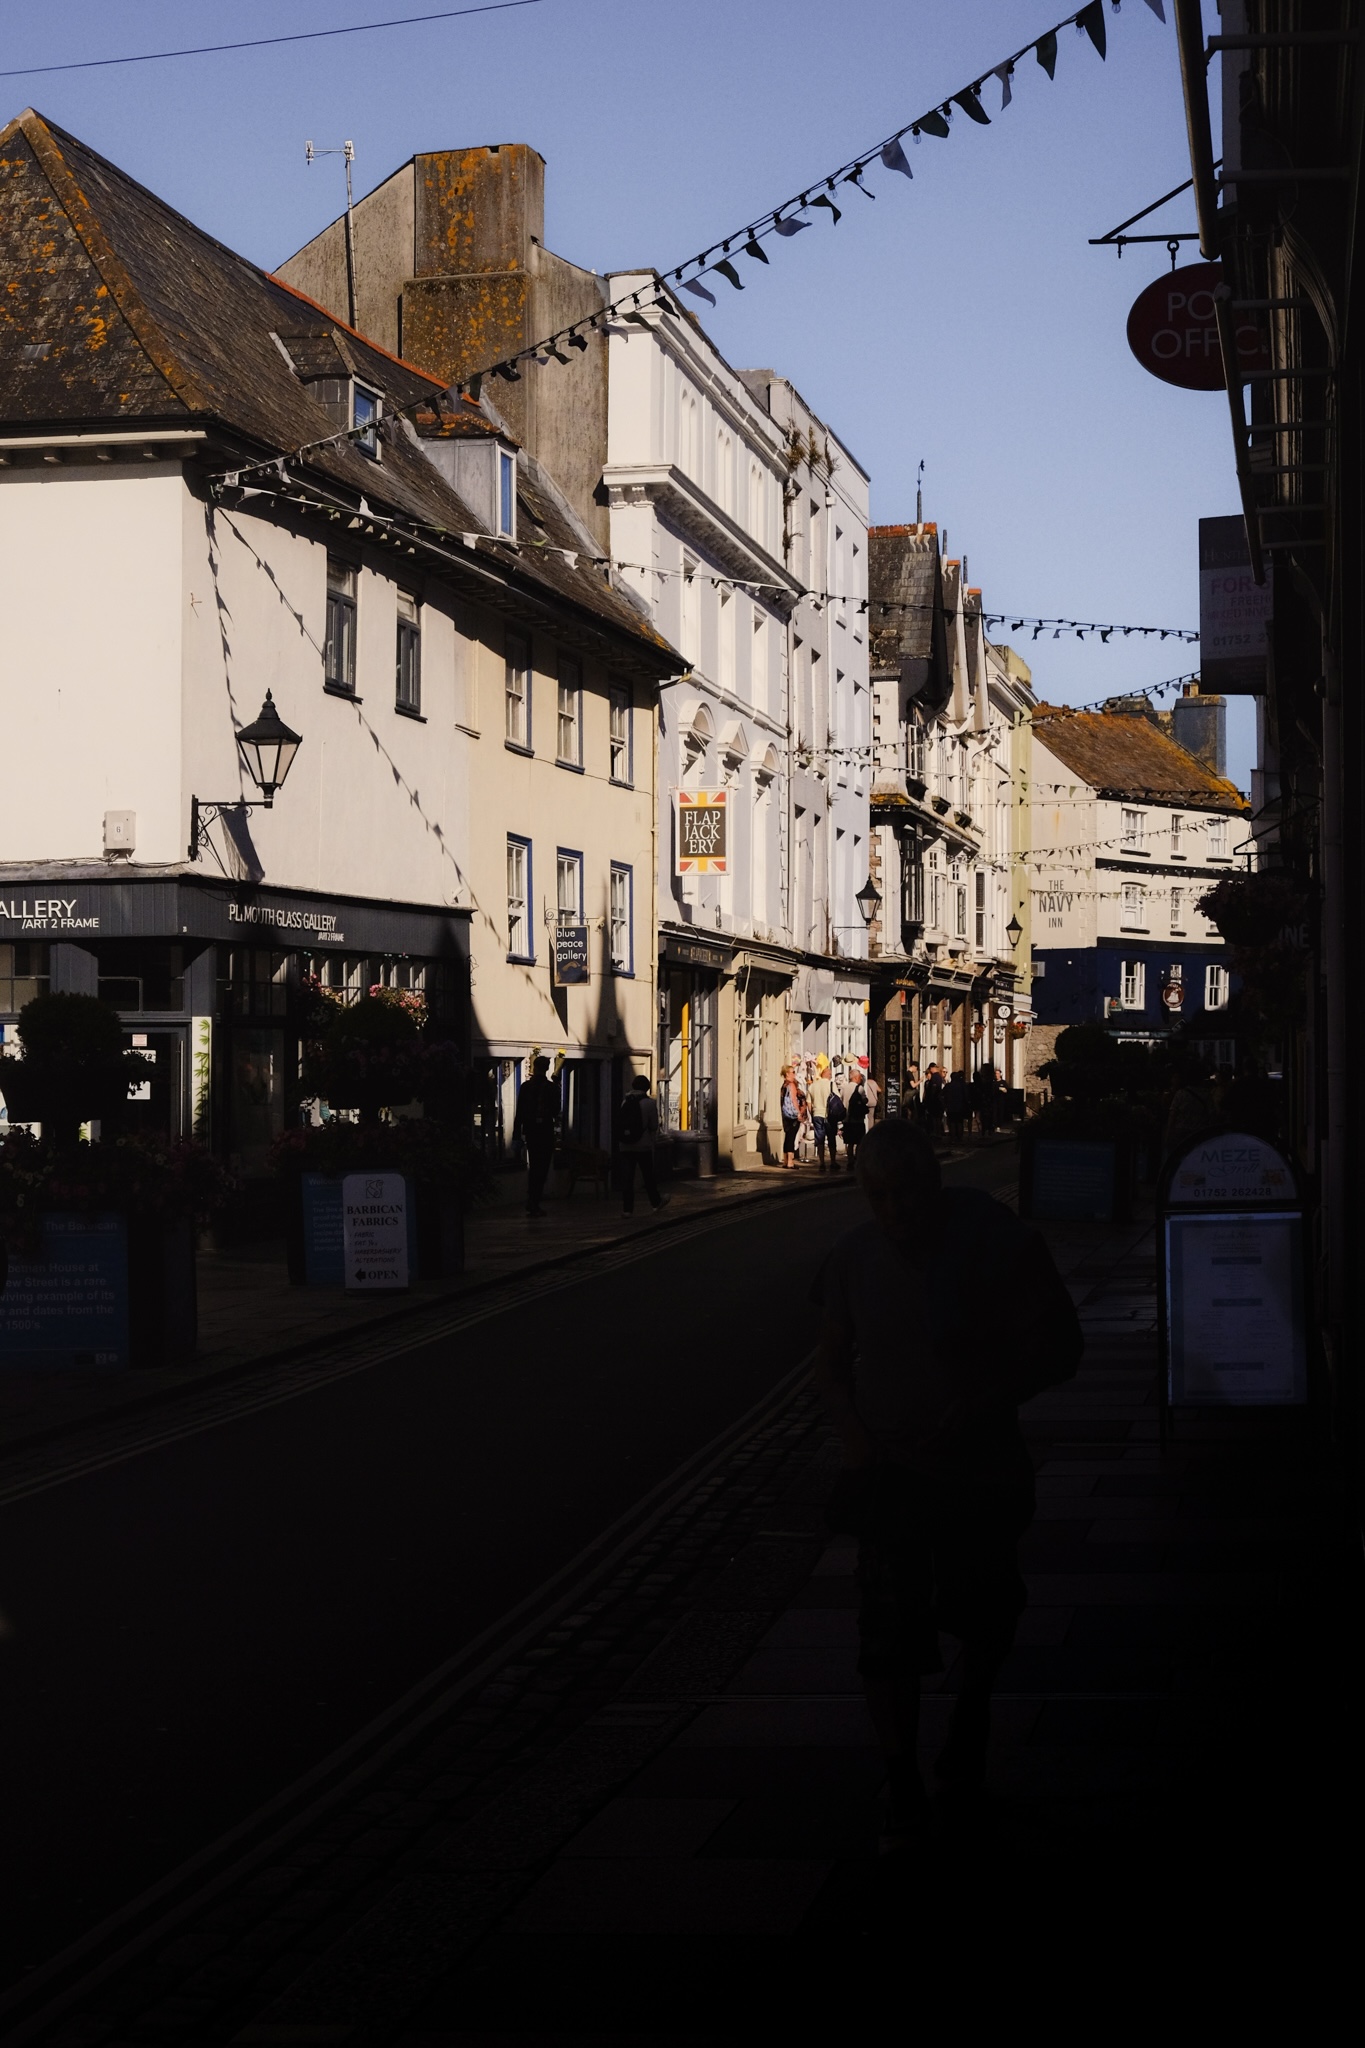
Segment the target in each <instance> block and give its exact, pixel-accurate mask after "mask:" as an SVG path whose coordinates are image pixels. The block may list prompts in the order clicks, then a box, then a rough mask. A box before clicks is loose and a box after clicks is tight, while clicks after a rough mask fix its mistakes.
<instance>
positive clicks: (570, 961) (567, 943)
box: [554, 924, 588, 988]
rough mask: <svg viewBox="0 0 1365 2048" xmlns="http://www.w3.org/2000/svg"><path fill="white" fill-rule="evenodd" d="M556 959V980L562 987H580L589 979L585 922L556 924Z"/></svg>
mask: <svg viewBox="0 0 1365 2048" xmlns="http://www.w3.org/2000/svg"><path fill="white" fill-rule="evenodd" d="M554 960H555V980H556V982H557V983H558V984H559V986H560V987H561V988H575V987H579V986H581V985H582V983H584V982H585V981H586V980H587V979H588V927H587V926H586V925H585V924H561V925H556V927H555V934H554Z"/></svg>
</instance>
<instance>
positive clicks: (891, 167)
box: [882, 135, 915, 178]
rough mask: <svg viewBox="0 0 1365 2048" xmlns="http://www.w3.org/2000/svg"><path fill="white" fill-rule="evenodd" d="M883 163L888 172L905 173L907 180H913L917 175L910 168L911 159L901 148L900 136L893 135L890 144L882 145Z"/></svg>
mask: <svg viewBox="0 0 1365 2048" xmlns="http://www.w3.org/2000/svg"><path fill="white" fill-rule="evenodd" d="M882 162H883V163H884V164H885V165H886V168H887V169H888V171H904V173H905V175H906V177H907V178H913V177H914V175H915V174H914V172H913V171H912V170H911V168H910V160H909V158H908V157H907V156H906V154H905V151H904V150H903V149H902V148H901V144H900V137H899V136H898V135H893V136H892V138H891V140H890V141H889V142H884V143H883V144H882Z"/></svg>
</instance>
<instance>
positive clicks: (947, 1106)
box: [943, 1068, 972, 1138]
mask: <svg viewBox="0 0 1365 2048" xmlns="http://www.w3.org/2000/svg"><path fill="white" fill-rule="evenodd" d="M971 1113H972V1102H971V1097H970V1096H969V1095H968V1093H967V1076H966V1075H965V1074H964V1073H963V1072H962V1071H961V1069H960V1068H959V1070H958V1072H957V1073H955V1074H954V1075H953V1078H952V1080H951V1081H950V1082H949V1083H948V1085H947V1087H946V1088H945V1089H944V1091H943V1114H944V1116H945V1117H946V1118H947V1120H948V1136H949V1137H950V1138H960V1137H961V1136H962V1126H963V1125H964V1124H965V1123H966V1121H967V1119H968V1117H969V1116H970V1115H971Z"/></svg>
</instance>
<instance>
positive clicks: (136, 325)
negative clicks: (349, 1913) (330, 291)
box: [0, 109, 677, 674]
mask: <svg viewBox="0 0 1365 2048" xmlns="http://www.w3.org/2000/svg"><path fill="white" fill-rule="evenodd" d="M0 275H3V278H4V280H5V289H4V290H3V292H0V421H3V422H4V423H5V424H7V425H9V426H10V427H16V426H19V427H23V426H31V427H33V428H34V429H35V431H37V430H41V429H51V428H52V427H54V426H68V427H78V426H79V427H96V428H99V427H104V426H113V425H116V424H121V425H126V426H129V427H136V426H146V427H149V428H150V427H151V426H153V425H159V426H162V427H165V426H180V425H185V426H189V425H192V424H193V425H196V426H204V427H206V428H208V429H209V430H210V432H211V434H212V436H213V440H214V443H215V450H214V456H213V466H215V467H216V468H218V469H219V470H224V469H227V468H229V467H230V466H231V464H232V462H233V461H234V460H235V461H236V462H239V463H248V462H252V461H258V460H261V459H262V458H267V457H269V458H273V457H275V456H278V455H291V454H293V452H294V451H295V450H298V449H301V448H304V447H305V446H306V445H307V444H309V443H311V442H317V441H320V440H323V439H324V438H325V437H326V436H328V435H329V434H331V433H334V432H335V431H336V427H335V422H334V420H333V419H332V417H331V415H330V413H328V412H327V411H326V410H325V408H324V406H323V405H322V403H321V402H320V399H319V397H318V396H317V395H316V394H315V393H313V392H311V391H310V389H309V382H308V379H309V378H310V377H316V376H318V375H328V374H332V375H345V374H348V373H349V374H354V375H357V376H359V377H361V378H362V379H363V381H364V382H365V383H366V384H369V385H371V386H372V387H373V388H374V389H375V390H377V391H378V392H380V393H381V394H382V396H383V397H384V399H385V400H386V401H387V405H388V407H389V408H390V409H392V410H395V411H396V410H398V409H400V408H407V407H410V406H413V405H414V404H415V403H416V402H417V401H419V400H421V399H422V398H424V397H425V398H427V399H429V400H430V401H432V402H433V403H434V401H435V399H436V397H437V395H438V394H439V392H440V390H441V386H440V383H439V380H437V379H435V378H432V377H430V376H428V375H427V374H426V373H425V372H424V371H422V370H419V369H417V368H416V367H415V366H414V365H413V364H411V363H407V362H404V361H402V360H401V359H400V358H399V357H397V356H394V355H391V354H390V353H389V351H388V350H386V349H384V348H381V347H380V346H379V345H378V344H377V343H375V342H372V341H370V340H369V339H368V338H367V337H366V336H364V335H362V334H358V333H357V332H356V331H355V330H354V329H352V328H349V327H347V326H346V324H345V323H344V322H342V321H337V320H335V319H333V318H332V317H331V315H329V314H328V313H327V312H326V310H325V308H323V307H321V306H318V305H317V304H316V303H315V302H314V301H313V300H311V299H309V298H307V297H306V296H305V295H304V294H303V293H301V292H298V291H296V290H295V289H294V288H293V287H292V286H290V285H287V284H285V283H284V282H283V281H282V280H280V279H278V278H275V277H272V276H270V274H269V273H268V272H266V271H264V270H261V269H260V268H258V266H257V265H255V264H253V263H250V262H248V261H247V259H246V258H245V257H244V256H240V255H238V254H237V253H236V252H235V251H234V250H232V249H228V248H226V247H225V246H224V245H223V244H222V243H221V242H217V241H215V240H214V239H213V238H212V236H210V235H207V234H205V233H204V232H203V231H202V230H201V229H200V228H197V227H195V226H194V224H193V223H192V222H191V221H188V220H186V219H185V218H184V217H183V215H181V214H178V213H176V212H175V210H174V209H173V208H172V207H170V206H167V205H166V204H165V202H164V201H162V200H160V199H158V198H157V197H156V195H155V194H154V193H152V192H149V191H147V189H146V188H145V187H144V186H142V185H139V184H138V183H137V182H136V180H135V179H133V178H130V177H128V176H127V175H126V174H125V173H124V172H122V171H120V170H119V169H118V168H117V166H115V165H113V164H110V163H108V162H106V160H105V159H104V158H103V157H101V156H99V155H97V154H96V153H95V151H94V150H92V149H89V148H87V147H86V145H85V144H84V143H82V142H80V141H79V140H78V139H77V138H76V137H75V136H72V135H68V134H67V133H65V132H64V131H63V130H62V129H60V128H57V127H56V126H54V125H53V124H52V123H50V122H48V121H46V120H45V119H44V118H43V117H42V115H40V114H37V113H35V112H33V110H32V109H30V110H29V111H27V112H26V113H24V114H21V115H20V116H19V117H18V119H17V120H14V121H12V122H11V123H10V124H9V126H8V127H7V128H6V129H4V131H3V132H0ZM276 336H278V337H280V340H282V341H283V342H284V348H283V349H282V348H281V347H280V345H279V343H278V342H277V340H276V339H275V337H276ZM296 348H297V357H295V349H296ZM291 359H293V367H291ZM343 366H345V367H343ZM465 411H466V407H465V405H464V403H463V402H462V403H461V404H460V405H459V406H457V408H456V411H455V415H454V419H453V420H452V427H453V430H454V431H456V432H460V431H463V432H469V431H471V430H474V431H478V429H475V428H474V422H473V420H472V418H469V419H466V418H464V417H463V415H464V413H465ZM205 460H206V461H208V460H209V458H208V457H206V458H205ZM304 464H305V466H306V468H307V470H308V471H309V472H311V473H312V475H313V476H314V477H315V478H316V479H318V480H319V481H320V482H322V483H324V484H332V485H335V486H338V487H340V488H341V489H343V490H344V491H346V492H347V493H348V494H349V495H350V496H352V497H360V496H363V497H364V498H365V499H366V500H367V501H368V503H369V504H370V506H372V507H373V508H374V509H375V510H376V511H381V512H383V513H386V514H387V515H389V516H390V517H395V516H396V517H398V518H400V519H405V520H409V521H412V522H414V523H417V522H420V523H422V524H423V525H425V526H427V527H430V528H435V529H437V530H438V531H440V532H444V533H451V534H457V535H458V534H461V533H466V532H476V531H477V530H478V528H479V521H478V520H477V519H476V518H475V516H474V514H473V513H472V512H471V511H470V510H469V508H468V507H467V506H466V505H465V503H464V502H463V500H462V499H461V498H460V497H459V496H458V494H457V493H456V492H455V491H454V490H453V489H452V488H451V486H450V484H449V483H448V482H447V481H446V479H445V478H444V477H443V476H442V475H441V474H440V472H439V471H438V470H437V468H436V467H435V466H434V464H432V463H431V462H429V461H428V460H427V458H426V456H425V454H424V453H423V451H422V447H421V445H420V437H419V434H418V433H417V432H413V433H409V431H408V430H407V427H406V425H405V424H403V423H401V422H395V423H394V424H393V426H392V429H391V431H390V432H389V433H388V435H387V437H386V439H385V441H384V445H383V450H382V459H381V460H380V461H378V462H376V461H374V460H372V459H370V458H369V457H368V456H366V455H365V454H363V453H362V452H361V451H360V450H359V448H357V447H356V446H354V445H353V444H352V443H351V442H349V441H341V442H334V443H332V445H330V446H328V447H325V448H316V449H313V450H311V452H310V453H309V454H308V455H307V457H306V458H304ZM518 488H519V495H520V497H521V500H522V504H523V507H524V508H525V509H527V510H528V511H529V514H530V519H529V521H528V526H529V529H530V532H529V538H530V540H531V542H532V545H530V546H525V547H522V548H521V550H520V551H519V552H518V553H515V554H514V553H513V551H512V550H511V549H509V548H507V547H505V546H503V547H497V548H493V549H488V550H485V549H484V548H482V547H480V550H479V554H480V559H481V560H486V559H489V558H491V559H493V560H494V561H496V562H497V563H498V566H499V570H500V572H501V573H502V574H503V575H504V576H505V578H506V581H507V584H508V587H509V590H514V589H515V588H516V587H517V586H522V587H524V588H525V589H526V590H527V592H528V594H533V595H536V596H539V597H540V598H541V599H542V600H543V599H545V598H548V597H551V596H557V597H558V598H560V599H562V600H567V601H568V602H570V603H571V604H572V605H573V607H574V609H575V611H576V613H577V615H578V622H579V626H580V629H581V627H582V625H583V623H584V622H585V620H592V621H595V622H596V623H597V625H598V626H600V627H601V628H604V629H606V630H607V631H608V633H609V634H610V635H611V636H612V638H613V639H614V640H616V641H617V643H618V644H619V642H620V639H621V636H623V635H624V636H625V638H626V639H627V640H628V641H630V642H633V643H634V651H635V652H636V654H637V655H638V656H639V658H640V659H641V660H642V661H644V662H645V663H647V664H648V665H650V666H651V667H652V669H653V670H654V671H656V672H657V673H659V674H663V673H667V672H668V671H669V670H670V669H671V668H672V667H673V666H674V665H675V663H676V659H677V658H676V657H675V656H674V655H673V653H672V650H671V649H670V648H669V647H668V646H667V643H666V642H665V641H664V640H663V639H662V638H661V636H660V635H659V634H658V633H657V632H656V631H655V629H654V627H653V626H652V624H651V623H650V622H649V620H648V619H647V618H646V617H645V616H644V615H643V613H642V611H641V610H640V608H639V607H638V605H637V604H636V602H635V601H634V600H633V599H632V598H631V597H630V596H629V595H627V594H626V593H625V592H623V591H621V590H619V589H617V588H616V587H615V586H614V584H613V583H612V582H611V580H610V578H609V576H608V575H607V574H606V573H604V571H603V570H602V568H600V567H598V566H597V565H596V564H594V563H593V562H592V561H591V560H589V559H588V558H587V556H586V554H585V553H584V552H583V543H582V536H581V534H580V533H579V532H578V531H576V530H575V529H574V527H573V526H572V524H571V523H570V521H569V520H568V519H567V518H566V517H565V516H564V513H563V511H562V508H561V507H559V506H558V505H556V504H555V503H554V501H553V499H552V497H551V496H550V495H549V494H548V493H546V492H544V491H541V490H539V489H537V486H536V483H535V479H534V476H531V477H529V478H528V477H527V476H526V475H525V474H523V475H522V476H521V477H519V480H518ZM536 543H539V544H540V546H539V547H538V546H537V545H535V544H536ZM554 547H558V548H562V549H565V550H568V551H569V552H570V553H576V554H577V559H576V560H574V561H572V562H571V561H569V560H566V559H565V556H564V555H563V554H550V553H548V552H541V549H542V548H544V549H546V550H548V549H549V548H554Z"/></svg>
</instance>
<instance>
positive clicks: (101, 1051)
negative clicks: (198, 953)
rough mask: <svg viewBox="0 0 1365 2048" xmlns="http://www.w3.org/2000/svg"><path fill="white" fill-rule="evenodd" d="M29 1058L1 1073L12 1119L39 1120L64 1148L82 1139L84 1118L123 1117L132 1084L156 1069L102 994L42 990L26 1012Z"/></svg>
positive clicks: (22, 1028) (23, 1036)
mask: <svg viewBox="0 0 1365 2048" xmlns="http://www.w3.org/2000/svg"><path fill="white" fill-rule="evenodd" d="M19 1043H20V1045H22V1047H23V1048H24V1056H23V1058H22V1059H21V1060H14V1061H6V1063H5V1069H4V1073H3V1075H0V1083H3V1086H2V1087H0V1093H3V1095H4V1097H5V1105H6V1108H7V1109H8V1111H9V1118H10V1122H11V1123H25V1124H29V1123H37V1124H41V1125H42V1127H43V1136H44V1138H45V1139H46V1140H48V1141H49V1143H51V1144H53V1145H55V1146H56V1147H57V1149H58V1150H64V1149H66V1148H67V1147H68V1146H71V1145H74V1144H75V1142H76V1139H77V1137H78V1135H79V1133H80V1127H81V1125H82V1124H83V1123H88V1122H91V1121H93V1120H94V1119H96V1118H98V1119H99V1120H100V1121H101V1122H104V1121H106V1120H113V1121H117V1119H118V1116H119V1114H120V1112H121V1111H122V1109H123V1106H124V1104H125V1103H126V1102H127V1100H128V1090H129V1088H130V1087H131V1086H132V1085H133V1084H134V1082H136V1081H140V1080H142V1079H143V1078H144V1077H145V1076H146V1075H148V1074H150V1073H151V1067H150V1064H149V1063H148V1062H147V1061H146V1060H144V1059H143V1058H142V1056H141V1055H140V1054H139V1053H135V1052H129V1051H128V1049H127V1047H126V1046H125V1045H124V1043H123V1025H122V1023H121V1021H120V1018H119V1014H118V1011H117V1010H116V1009H115V1008H114V1007H113V1005H112V1004H111V1003H102V1002H101V1001H100V1000H99V999H98V997H96V996H78V995H65V994H58V995H48V996H35V997H34V999H33V1001H32V1002H31V1003H26V1004H25V1005H24V1007H23V1009H22V1010H21V1011H20V1012H19Z"/></svg>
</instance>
